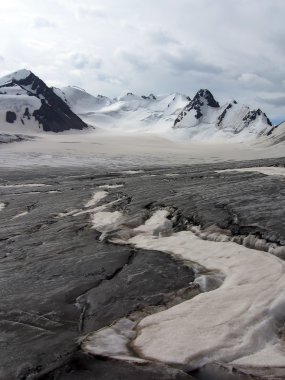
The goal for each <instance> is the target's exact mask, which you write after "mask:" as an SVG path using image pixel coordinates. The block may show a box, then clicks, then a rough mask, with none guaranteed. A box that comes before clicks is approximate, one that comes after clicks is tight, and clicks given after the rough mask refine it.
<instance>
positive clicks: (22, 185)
mask: <svg viewBox="0 0 285 380" xmlns="http://www.w3.org/2000/svg"><path fill="white" fill-rule="evenodd" d="M45 186H51V185H47V184H45V183H22V184H17V185H0V188H14V187H15V188H17V187H45Z"/></svg>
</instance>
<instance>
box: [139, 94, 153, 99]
mask: <svg viewBox="0 0 285 380" xmlns="http://www.w3.org/2000/svg"><path fill="white" fill-rule="evenodd" d="M141 97H142V98H143V99H145V100H156V96H155V95H153V94H149V95H148V96H146V95H142V96H141Z"/></svg>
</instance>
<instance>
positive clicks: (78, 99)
mask: <svg viewBox="0 0 285 380" xmlns="http://www.w3.org/2000/svg"><path fill="white" fill-rule="evenodd" d="M53 91H54V93H55V94H56V95H57V96H59V97H60V98H61V99H62V100H63V101H64V102H66V103H67V104H68V105H69V107H70V108H71V109H72V111H73V112H75V113H76V114H78V115H80V114H84V113H86V112H92V111H94V110H96V109H98V108H100V107H104V106H108V105H110V104H112V100H111V99H109V98H108V97H107V96H103V95H97V96H93V95H91V94H89V93H88V92H86V91H85V90H83V89H82V88H80V87H77V86H67V87H64V88H62V89H59V88H55V87H53Z"/></svg>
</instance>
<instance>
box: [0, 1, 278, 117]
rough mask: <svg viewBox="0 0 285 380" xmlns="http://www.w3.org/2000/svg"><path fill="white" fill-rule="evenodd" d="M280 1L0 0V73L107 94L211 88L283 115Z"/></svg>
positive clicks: (222, 99) (222, 97)
mask: <svg viewBox="0 0 285 380" xmlns="http://www.w3.org/2000/svg"><path fill="white" fill-rule="evenodd" d="M284 19H285V1H284V0H143V1H142V0H104V1H103V0H81V1H79V0H45V1H39V0H24V1H23V0H10V1H7V0H0V76H2V75H6V74H8V73H10V72H13V71H16V70H18V69H21V68H27V69H29V70H32V71H33V72H34V73H35V74H36V75H37V76H39V77H40V78H41V79H43V80H44V81H45V82H46V83H47V84H48V85H50V86H57V87H64V86H66V85H76V86H80V87H82V88H84V89H85V90H86V91H88V92H90V93H91V94H94V95H95V94H103V95H107V96H110V97H115V96H119V95H123V94H124V93H126V92H133V93H136V94H139V95H143V94H149V93H154V94H166V93H172V92H181V93H184V94H187V95H189V96H190V97H193V96H194V95H195V93H196V92H197V91H198V90H199V89H200V88H207V89H209V90H210V91H211V92H212V93H213V94H214V96H215V98H216V99H217V100H218V101H219V102H220V103H221V104H223V103H225V102H226V101H228V100H232V99H236V100H238V101H240V102H242V103H245V104H247V105H249V106H251V107H254V108H256V107H259V108H261V109H262V110H263V111H264V112H266V113H267V115H268V116H269V117H270V118H271V119H272V120H273V121H274V122H277V121H279V120H280V121H281V120H285V91H284V90H285V43H284V41H285V23H284Z"/></svg>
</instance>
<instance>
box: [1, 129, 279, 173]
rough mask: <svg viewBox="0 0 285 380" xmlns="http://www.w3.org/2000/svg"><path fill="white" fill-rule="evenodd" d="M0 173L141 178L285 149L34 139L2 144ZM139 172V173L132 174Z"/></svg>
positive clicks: (90, 137)
mask: <svg viewBox="0 0 285 380" xmlns="http://www.w3.org/2000/svg"><path fill="white" fill-rule="evenodd" d="M2 145H5V146H1V147H0V166H1V167H29V166H51V167H62V166H73V167H79V166H80V167H82V166H89V167H90V166H97V167H105V168H106V167H108V168H109V169H116V168H117V169H119V170H122V171H123V170H124V169H125V170H127V171H128V173H125V174H130V175H131V174H136V173H139V172H138V171H137V170H138V169H137V167H138V166H140V165H155V166H159V165H170V164H173V165H182V164H195V163H204V162H215V161H217V162H218V161H226V160H240V159H243V160H246V159H248V160H251V159H257V158H274V157H280V156H283V155H284V146H283V145H282V144H279V145H277V146H274V147H267V146H266V147H265V146H263V145H262V144H261V145H257V144H254V145H253V144H249V143H246V142H242V143H227V144H225V143H220V142H212V143H207V142H195V141H192V142H191V141H186V140H185V141H184V140H173V139H169V138H167V137H165V136H159V135H156V134H154V133H152V134H148V133H144V134H143V133H137V132H136V133H133V134H132V133H128V134H127V133H125V134H121V135H120V134H114V133H106V132H102V131H99V130H96V131H94V132H89V133H74V132H69V133H61V134H53V133H46V134H35V139H33V140H31V141H24V142H21V143H11V144H2ZM133 167H136V169H135V173H133V170H131V168H133Z"/></svg>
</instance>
